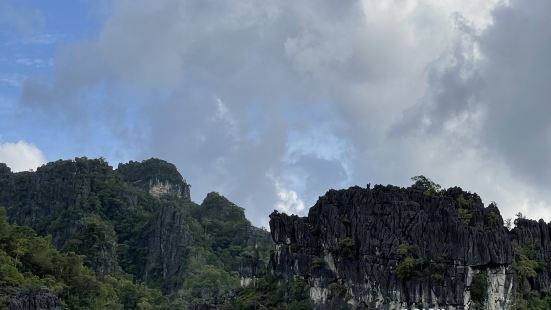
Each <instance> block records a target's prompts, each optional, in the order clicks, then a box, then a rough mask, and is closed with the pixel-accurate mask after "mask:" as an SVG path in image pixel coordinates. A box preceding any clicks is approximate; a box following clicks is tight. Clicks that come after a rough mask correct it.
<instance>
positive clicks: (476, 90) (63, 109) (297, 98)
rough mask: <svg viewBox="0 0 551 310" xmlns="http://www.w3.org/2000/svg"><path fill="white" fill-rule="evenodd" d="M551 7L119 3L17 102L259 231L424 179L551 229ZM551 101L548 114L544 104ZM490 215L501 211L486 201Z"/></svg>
mask: <svg viewBox="0 0 551 310" xmlns="http://www.w3.org/2000/svg"><path fill="white" fill-rule="evenodd" d="M549 6H550V4H548V3H547V2H546V1H545V0H534V1H529V2H526V1H525V2H521V1H510V3H501V2H499V1H490V0H488V1H479V0H476V1H475V0H468V1H461V3H458V2H457V1H451V0H450V1H441V0H434V1H392V0H384V1H380V0H378V1H374V0H365V1H323V2H319V1H313V0H304V1H275V0H274V1H260V2H259V1H253V0H244V1H237V2H236V1H209V0H165V1H145V0H140V1H117V2H115V3H114V4H113V7H112V13H111V16H110V18H109V19H108V20H107V21H106V23H105V24H104V25H103V28H102V29H101V31H100V33H99V35H98V36H97V37H95V38H92V39H90V40H87V41H81V42H75V43H73V44H70V45H68V46H64V47H62V48H60V50H59V52H58V54H57V57H56V59H55V61H54V62H53V63H54V64H55V65H54V72H55V73H54V76H53V77H52V78H51V79H46V80H39V79H31V80H27V81H26V83H25V85H24V87H23V92H22V97H21V99H22V100H21V102H22V105H23V106H24V107H25V108H26V109H31V110H35V111H41V112H42V113H45V115H48V117H51V118H52V119H55V120H56V121H57V122H61V123H64V124H66V126H70V127H78V128H79V130H81V131H84V132H88V133H89V134H94V131H95V130H96V128H97V124H102V127H103V130H107V131H109V132H110V135H111V139H113V140H115V141H118V143H119V145H120V147H121V148H125V149H128V150H130V151H131V153H132V154H133V155H135V156H134V157H135V158H136V157H137V158H139V157H148V156H157V157H162V158H165V159H167V160H169V161H172V162H174V163H175V164H177V166H178V167H179V169H180V171H181V172H182V173H183V174H184V176H185V177H186V178H187V179H188V180H189V181H190V182H191V183H192V185H193V195H194V197H195V199H196V200H198V199H200V197H202V196H203V195H204V194H205V193H206V192H207V191H210V190H217V191H219V192H221V193H224V194H225V195H227V196H228V197H229V198H230V199H232V200H234V201H235V202H236V203H238V204H240V205H241V206H243V207H245V208H246V210H247V215H248V216H250V217H251V218H252V220H253V221H254V222H256V223H264V221H265V220H266V218H267V214H268V213H269V212H270V211H271V210H272V209H273V208H279V209H281V210H284V211H286V212H296V213H301V214H303V213H304V212H306V210H307V206H309V205H311V204H312V203H313V202H314V201H315V199H316V198H317V196H318V195H321V194H323V193H324V192H325V190H327V189H328V188H331V187H333V188H339V187H345V186H349V185H353V184H360V185H365V184H366V183H393V184H398V185H406V184H408V183H409V177H410V176H413V175H417V174H425V175H428V176H430V177H432V178H434V179H435V180H436V181H439V182H441V183H442V184H443V185H445V186H451V185H456V184H458V185H461V186H463V187H465V188H467V189H470V190H476V191H477V192H479V193H480V194H481V195H482V197H483V198H485V199H487V200H495V201H497V202H498V204H499V205H500V206H501V207H502V210H503V211H504V213H505V215H506V216H512V215H513V214H514V213H516V212H517V211H518V210H521V211H523V212H524V213H527V214H528V215H529V216H534V217H540V216H542V217H545V218H546V219H551V209H549V207H548V206H549V202H551V194H549V192H548V190H547V189H546V188H545V186H544V184H548V182H549V181H551V173H550V172H549V171H551V169H545V168H548V167H549V165H550V158H551V131H550V129H549V126H550V125H551V122H550V121H549V120H547V119H546V116H547V115H549V112H550V111H549V109H551V108H550V107H551V105H549V104H548V103H547V102H548V101H549V98H551V96H549V95H550V94H549V87H546V82H548V81H549V80H550V79H549V74H550V73H549V72H548V71H549V70H543V68H547V67H549V58H548V57H547V56H546V55H549V54H550V53H549V49H550V47H551V43H550V42H551V40H549V35H550V31H549V30H547V29H551V27H549V21H550V20H551V19H550V18H549V16H548V14H549V13H547V12H550V11H551V10H549V9H550V8H549ZM546 100H547V101H546ZM487 202H489V201H487Z"/></svg>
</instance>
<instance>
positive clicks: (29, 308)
mask: <svg viewBox="0 0 551 310" xmlns="http://www.w3.org/2000/svg"><path fill="white" fill-rule="evenodd" d="M8 309H9V310H61V309H62V307H61V302H60V301H59V298H57V297H56V296H55V295H52V294H51V293H50V292H49V291H48V290H47V289H41V290H38V291H37V292H23V291H21V292H19V293H18V294H17V295H16V296H14V297H13V298H12V299H11V301H10V304H9V307H8Z"/></svg>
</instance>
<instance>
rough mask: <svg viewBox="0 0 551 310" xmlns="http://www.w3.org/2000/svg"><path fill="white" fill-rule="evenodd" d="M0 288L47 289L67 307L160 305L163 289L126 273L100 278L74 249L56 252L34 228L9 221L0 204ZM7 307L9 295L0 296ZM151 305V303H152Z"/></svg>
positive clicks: (145, 307) (135, 307) (101, 307)
mask: <svg viewBox="0 0 551 310" xmlns="http://www.w3.org/2000/svg"><path fill="white" fill-rule="evenodd" d="M0 288H1V290H2V291H4V292H6V291H8V292H10V291H11V292H12V293H15V292H17V291H18V290H24V291H28V292H35V291H37V290H39V289H41V288H47V289H48V290H49V291H50V292H51V293H52V294H55V295H56V296H58V297H59V298H60V299H61V302H62V304H63V306H64V307H66V308H69V309H107V308H109V309H123V308H124V309H153V308H156V309H159V308H161V307H163V305H166V300H165V299H164V298H163V297H162V295H161V293H160V292H158V291H155V290H152V289H148V288H146V287H145V286H143V285H140V284H136V283H134V282H133V281H132V278H131V277H129V276H127V275H119V276H108V277H107V278H106V279H105V281H99V280H98V279H97V278H96V276H95V273H94V271H93V270H92V269H90V268H88V267H86V266H85V263H84V260H83V258H82V257H81V256H79V255H77V254H75V253H74V252H66V253H60V252H59V251H57V250H56V249H55V248H54V247H53V246H52V244H51V240H50V239H48V238H44V237H40V236H38V235H37V234H36V233H35V232H34V231H33V230H32V229H30V228H28V227H24V226H16V225H10V224H9V223H8V221H7V216H6V210H5V209H0ZM2 301H3V302H4V304H0V307H7V304H6V302H7V301H8V299H7V298H4V299H3V300H2ZM154 305H155V306H154Z"/></svg>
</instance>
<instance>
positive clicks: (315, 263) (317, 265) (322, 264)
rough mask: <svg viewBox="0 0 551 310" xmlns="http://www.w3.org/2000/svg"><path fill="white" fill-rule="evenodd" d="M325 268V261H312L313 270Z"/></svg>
mask: <svg viewBox="0 0 551 310" xmlns="http://www.w3.org/2000/svg"><path fill="white" fill-rule="evenodd" d="M323 267H325V260H323V258H321V257H314V258H313V259H312V268H314V269H321V268H323Z"/></svg>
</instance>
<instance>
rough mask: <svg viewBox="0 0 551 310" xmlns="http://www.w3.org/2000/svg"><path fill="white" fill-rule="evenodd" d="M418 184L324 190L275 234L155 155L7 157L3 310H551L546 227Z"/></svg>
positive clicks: (0, 192) (273, 227)
mask: <svg viewBox="0 0 551 310" xmlns="http://www.w3.org/2000/svg"><path fill="white" fill-rule="evenodd" d="M413 180H414V184H412V185H411V186H410V187H407V188H401V187H395V186H391V185H388V186H382V185H376V186H374V187H373V188H372V187H371V186H370V185H368V186H367V187H357V186H356V187H351V188H349V189H344V190H329V191H328V192H327V193H326V194H325V195H323V196H321V197H320V198H319V200H318V201H317V202H316V204H315V205H314V206H313V207H312V208H310V210H309V213H308V216H306V217H298V216H296V215H287V214H282V213H279V212H277V211H274V212H273V213H272V214H271V215H270V232H267V231H265V230H262V229H259V228H256V227H254V226H253V225H251V223H250V222H249V221H248V220H247V219H246V217H245V212H244V209H242V208H240V207H239V206H237V205H235V204H234V203H232V202H231V201H229V200H228V199H227V198H225V197H224V196H222V195H221V194H219V193H216V192H211V193H209V194H208V195H207V196H206V197H205V198H204V200H203V201H202V202H201V204H197V203H194V202H193V201H192V197H191V195H190V185H189V184H188V183H187V182H186V181H185V179H184V178H183V177H182V175H181V174H180V173H179V172H178V170H177V169H176V167H175V166H174V165H172V164H170V163H167V162H165V161H162V160H159V159H148V160H145V161H142V162H135V161H131V162H129V163H127V164H120V165H119V166H118V168H117V169H113V167H111V166H109V165H108V163H107V162H105V161H104V160H102V159H86V158H76V159H74V160H60V161H57V162H52V163H48V164H46V165H44V166H42V167H40V168H38V169H37V171H36V172H21V173H12V172H11V171H10V169H9V168H8V167H7V166H5V165H3V164H0V308H2V309H4V308H9V309H13V310H27V309H29V310H30V309H46V310H50V309H415V308H437V309H457V310H462V309H488V310H490V309H550V308H551V294H550V292H551V263H550V262H551V224H547V223H545V222H544V221H543V220H540V221H539V222H536V221H533V220H528V219H525V218H523V217H522V216H520V217H519V218H517V219H516V220H515V222H514V224H515V227H514V228H512V229H511V227H505V226H504V221H503V219H502V217H501V214H500V212H499V209H498V208H497V205H496V204H495V203H491V204H489V205H488V206H485V205H484V204H483V203H482V200H481V198H480V197H479V196H478V195H477V194H475V193H471V192H467V191H464V190H463V189H461V188H458V187H452V188H448V189H441V188H440V186H438V185H437V184H435V183H434V182H432V181H430V180H429V179H427V178H425V177H422V176H419V177H415V178H413Z"/></svg>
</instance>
